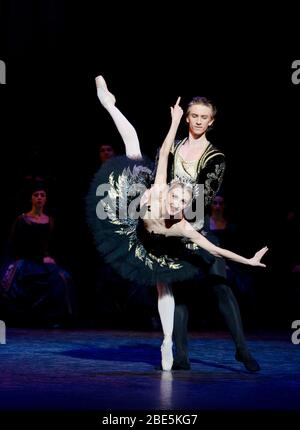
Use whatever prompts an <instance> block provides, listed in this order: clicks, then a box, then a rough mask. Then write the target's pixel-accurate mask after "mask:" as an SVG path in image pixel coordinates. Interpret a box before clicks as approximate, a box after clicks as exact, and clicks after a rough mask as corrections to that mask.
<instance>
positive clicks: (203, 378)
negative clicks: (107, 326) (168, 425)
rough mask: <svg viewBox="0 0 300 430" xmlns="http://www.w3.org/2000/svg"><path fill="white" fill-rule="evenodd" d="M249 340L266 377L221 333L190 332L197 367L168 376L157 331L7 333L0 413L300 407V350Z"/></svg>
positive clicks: (264, 338) (1, 351) (286, 338)
mask: <svg viewBox="0 0 300 430" xmlns="http://www.w3.org/2000/svg"><path fill="white" fill-rule="evenodd" d="M248 340H249V341H248V343H249V348H250V350H251V352H252V353H253V355H254V356H255V357H256V359H257V360H258V361H259V363H260V365H261V367H262V370H261V372H259V373H255V374H251V373H248V372H247V371H246V370H245V369H244V367H243V365H242V364H241V363H239V362H237V361H235V359H234V345H233V343H232V341H231V339H230V338H229V337H228V336H227V335H225V334H222V333H191V336H190V357H191V364H192V369H191V370H190V371H173V372H162V371H160V370H157V369H156V367H157V366H158V365H159V361H160V343H161V334H160V333H158V332H153V333H150V332H128V331H126V332H125V331H124V332H121V331H100V330H98V331H97V330H34V329H8V330H7V343H6V344H4V345H0V357H1V373H0V410H2V411H4V410H7V411H9V410H10V411H13V410H44V411H45V410H48V411H49V410H69V411H70V410H81V411H93V410H94V411H101V410H102V411H103V410H189V411H191V410H197V411H202V410H203V411H204V410H289V411H291V410H300V372H299V370H300V345H294V344H293V343H292V342H291V333H290V334H283V333H281V334H280V333H259V334H256V335H255V336H253V335H252V336H248Z"/></svg>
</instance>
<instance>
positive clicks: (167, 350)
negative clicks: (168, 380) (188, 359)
mask: <svg viewBox="0 0 300 430" xmlns="http://www.w3.org/2000/svg"><path fill="white" fill-rule="evenodd" d="M172 347H173V342H172V338H165V339H164V341H163V343H162V345H161V347H160V350H161V367H162V370H168V371H169V370H171V369H172V366H173V348H172Z"/></svg>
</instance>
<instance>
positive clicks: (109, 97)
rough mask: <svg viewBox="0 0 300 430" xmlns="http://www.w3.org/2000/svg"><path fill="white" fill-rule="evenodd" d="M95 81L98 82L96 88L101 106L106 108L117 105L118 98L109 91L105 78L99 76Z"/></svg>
mask: <svg viewBox="0 0 300 430" xmlns="http://www.w3.org/2000/svg"><path fill="white" fill-rule="evenodd" d="M95 81H96V87H97V95H98V98H99V100H100V102H101V104H102V105H103V106H104V107H108V106H111V105H115V103H116V98H115V96H114V95H113V94H112V93H111V92H109V91H108V89H107V85H106V82H105V80H104V78H103V76H101V75H99V76H97V77H96V79H95Z"/></svg>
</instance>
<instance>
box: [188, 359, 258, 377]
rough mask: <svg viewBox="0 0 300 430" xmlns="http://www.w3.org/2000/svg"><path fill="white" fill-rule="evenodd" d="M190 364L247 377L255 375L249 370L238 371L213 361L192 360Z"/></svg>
mask: <svg viewBox="0 0 300 430" xmlns="http://www.w3.org/2000/svg"><path fill="white" fill-rule="evenodd" d="M190 362H191V363H192V364H193V363H195V364H196V363H197V364H201V365H202V366H206V367H214V368H216V369H222V370H230V371H231V372H235V373H243V374H246V375H249V374H253V373H251V372H248V371H247V370H244V369H237V368H235V367H232V366H229V365H226V364H219V363H216V362H212V361H204V360H198V359H196V358H192V359H191V360H190ZM237 365H239V364H238V363H237Z"/></svg>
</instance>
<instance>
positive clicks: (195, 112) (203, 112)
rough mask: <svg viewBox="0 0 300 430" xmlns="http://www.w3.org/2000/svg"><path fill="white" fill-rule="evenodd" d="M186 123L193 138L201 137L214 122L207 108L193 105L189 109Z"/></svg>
mask: <svg viewBox="0 0 300 430" xmlns="http://www.w3.org/2000/svg"><path fill="white" fill-rule="evenodd" d="M186 122H187V123H188V125H189V131H190V133H191V134H192V135H193V137H195V138H197V137H200V136H202V135H203V134H204V133H205V132H206V130H207V128H208V127H209V126H210V125H212V123H213V122H214V120H213V117H212V110H211V108H210V107H209V106H205V105H201V104H195V105H192V106H191V107H190V108H189V112H188V115H187V117H186Z"/></svg>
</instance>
